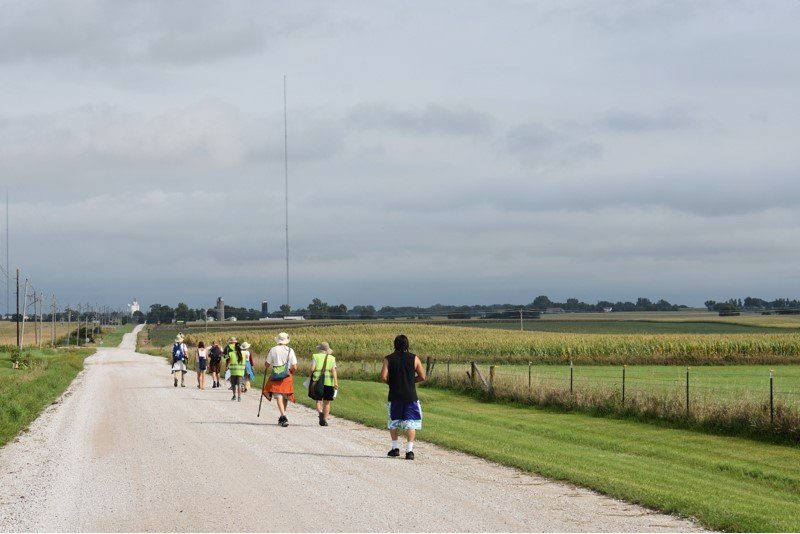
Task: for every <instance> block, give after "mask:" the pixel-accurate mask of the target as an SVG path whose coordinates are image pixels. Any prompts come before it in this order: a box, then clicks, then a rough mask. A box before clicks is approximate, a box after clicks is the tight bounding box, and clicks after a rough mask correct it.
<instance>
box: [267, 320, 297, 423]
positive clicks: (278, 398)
mask: <svg viewBox="0 0 800 534" xmlns="http://www.w3.org/2000/svg"><path fill="white" fill-rule="evenodd" d="M275 343H276V345H275V346H274V347H272V348H271V349H269V354H267V361H266V362H265V366H266V367H271V372H270V376H269V380H267V381H266V383H265V384H264V389H263V390H262V391H261V394H262V395H264V396H265V397H267V400H268V401H272V399H273V397H274V398H275V403H276V404H277V405H278V411H279V412H280V414H281V415H280V417H279V418H278V424H279V425H280V426H282V427H287V426H289V419H288V418H287V417H286V408H288V407H289V401H292V402H297V401H296V400H295V397H294V382H293V379H292V373H294V372H295V371H296V370H297V355H296V354H295V353H294V350H292V348H291V347H289V334H287V333H286V332H281V333H280V334H278V336H277V337H276V338H275Z"/></svg>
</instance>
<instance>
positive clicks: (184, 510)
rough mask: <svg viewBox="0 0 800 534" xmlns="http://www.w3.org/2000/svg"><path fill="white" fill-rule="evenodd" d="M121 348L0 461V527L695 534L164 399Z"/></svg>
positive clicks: (94, 366) (208, 397) (148, 367)
mask: <svg viewBox="0 0 800 534" xmlns="http://www.w3.org/2000/svg"><path fill="white" fill-rule="evenodd" d="M134 340H135V336H134V335H133V334H129V335H126V336H125V338H124V340H123V342H122V344H121V345H120V347H119V348H115V349H100V350H99V351H98V352H97V354H95V355H94V356H92V357H91V358H88V359H87V361H86V369H85V371H83V372H82V373H81V374H79V375H78V377H77V378H76V379H75V381H74V382H73V384H72V385H71V386H70V388H69V390H68V391H67V392H66V393H65V394H64V396H63V397H62V398H61V399H60V400H59V402H57V403H56V404H54V405H52V406H50V407H49V408H47V409H46V410H45V411H44V412H43V414H42V415H41V416H40V417H39V418H38V419H37V420H36V421H35V422H34V423H33V425H31V428H30V431H29V432H26V433H23V434H22V435H21V436H20V437H19V438H18V439H17V440H15V441H13V442H11V443H9V444H8V445H7V446H6V447H4V448H3V449H0V488H2V491H0V529H1V530H3V531H9V530H11V531H317V532H319V531H323V532H324V531H562V532H563V531H615V532H619V531H649V532H656V531H698V530H700V529H699V528H698V527H697V526H696V525H695V524H693V523H692V522H690V521H686V520H682V519H678V518H675V517H672V516H668V515H663V514H658V513H653V512H652V511H649V510H646V509H644V508H641V507H638V506H634V505H630V504H627V503H623V502H620V501H616V500H614V499H610V498H608V497H604V496H601V495H598V494H596V493H593V492H591V491H588V490H585V489H581V488H576V487H574V486H571V485H568V484H564V483H557V482H552V481H549V480H546V479H544V478H541V477H537V476H531V475H528V474H525V473H522V472H520V471H517V470H515V469H510V468H506V467H502V466H499V465H495V464H492V463H490V462H486V461H484V460H480V459H478V458H474V457H471V456H468V455H464V454H460V453H456V452H451V451H447V450H444V449H440V448H438V447H435V446H433V445H430V444H426V443H418V444H417V446H416V452H417V459H416V460H415V461H413V462H410V461H405V460H402V459H392V458H387V457H385V453H386V450H387V449H388V447H387V438H388V436H387V433H385V432H381V431H378V430H374V429H370V428H365V427H363V426H360V425H357V424H355V423H351V422H348V421H344V420H341V419H336V418H333V419H332V420H331V426H329V427H327V428H323V427H320V426H318V425H317V418H316V413H315V412H314V411H313V410H309V409H306V408H303V407H300V406H294V405H293V406H292V407H291V408H290V414H289V417H290V421H291V426H290V427H288V428H285V429H283V428H280V427H278V426H277V424H276V423H277V409H276V408H275V407H274V405H272V404H270V403H267V402H266V401H265V402H264V411H263V412H262V414H261V418H260V419H259V418H256V411H257V405H258V391H250V392H248V393H247V394H246V398H243V399H242V402H241V403H237V402H231V401H230V396H229V393H228V391H227V390H226V389H214V390H211V389H207V390H205V391H200V390H198V389H197V388H196V387H195V386H194V376H193V375H192V374H191V373H190V374H188V375H187V378H188V380H187V387H186V388H177V389H176V388H174V387H173V386H172V382H171V378H170V375H169V368H168V366H167V365H166V363H165V361H164V359H162V358H156V357H152V356H145V355H141V354H137V353H135V352H134ZM343 393H344V394H346V392H343ZM375 409H376V410H381V409H382V407H381V406H376V407H375ZM334 411H335V407H334ZM421 434H422V436H424V434H425V432H424V430H423V432H422V433H421ZM532 439H535V438H533V437H532Z"/></svg>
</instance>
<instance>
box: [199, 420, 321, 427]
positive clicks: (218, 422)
mask: <svg viewBox="0 0 800 534" xmlns="http://www.w3.org/2000/svg"><path fill="white" fill-rule="evenodd" d="M189 423H190V424H192V425H247V426H278V423H248V422H247V421H190V422H189ZM293 426H296V427H311V426H314V425H296V424H292V423H289V428H291V427H293Z"/></svg>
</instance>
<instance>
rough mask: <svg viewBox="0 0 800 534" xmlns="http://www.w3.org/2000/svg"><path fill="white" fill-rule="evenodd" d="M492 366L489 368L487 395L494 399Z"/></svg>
mask: <svg viewBox="0 0 800 534" xmlns="http://www.w3.org/2000/svg"><path fill="white" fill-rule="evenodd" d="M494 368H495V366H494V365H490V366H489V395H491V396H492V397H494Z"/></svg>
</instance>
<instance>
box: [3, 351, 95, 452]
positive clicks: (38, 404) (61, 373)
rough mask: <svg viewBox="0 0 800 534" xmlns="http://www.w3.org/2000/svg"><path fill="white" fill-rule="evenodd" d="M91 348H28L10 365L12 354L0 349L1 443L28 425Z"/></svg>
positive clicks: (77, 369)
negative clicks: (18, 364)
mask: <svg viewBox="0 0 800 534" xmlns="http://www.w3.org/2000/svg"><path fill="white" fill-rule="evenodd" d="M93 353H94V349H72V350H54V349H48V350H30V351H27V350H26V351H25V354H24V355H23V357H22V358H21V359H20V361H21V362H22V363H23V366H22V368H20V369H12V368H11V361H12V357H11V355H10V354H8V353H0V446H2V445H5V444H6V443H7V442H8V441H10V440H11V439H13V438H14V437H15V436H16V435H17V434H18V433H19V432H20V431H21V430H23V429H25V428H27V427H28V425H30V424H31V423H32V422H33V421H34V419H36V417H38V416H39V414H40V413H41V411H42V410H44V409H45V408H46V407H47V406H49V405H50V404H52V403H53V401H55V400H56V399H57V398H58V397H59V396H60V395H61V394H62V393H63V392H64V390H65V389H67V386H69V384H70V382H72V380H73V379H74V378H75V376H76V375H77V374H78V373H79V372H80V371H81V369H83V360H84V359H85V358H86V357H87V356H90V355H91V354H93Z"/></svg>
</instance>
